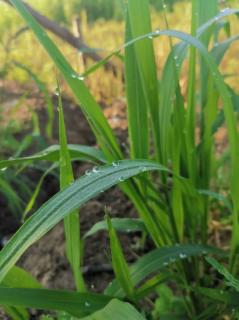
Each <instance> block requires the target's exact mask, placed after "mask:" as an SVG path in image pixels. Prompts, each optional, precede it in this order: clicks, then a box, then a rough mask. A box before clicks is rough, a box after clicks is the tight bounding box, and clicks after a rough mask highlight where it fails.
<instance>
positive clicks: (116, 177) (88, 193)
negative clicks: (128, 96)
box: [0, 160, 165, 282]
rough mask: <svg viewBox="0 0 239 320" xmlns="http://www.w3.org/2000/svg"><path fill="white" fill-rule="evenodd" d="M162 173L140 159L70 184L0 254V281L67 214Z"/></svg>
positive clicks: (35, 215)
mask: <svg viewBox="0 0 239 320" xmlns="http://www.w3.org/2000/svg"><path fill="white" fill-rule="evenodd" d="M151 170H165V168H164V167H163V166H161V165H159V164H157V163H154V162H151V161H143V160H131V161H130V160H123V161H119V163H118V165H117V167H115V166H113V165H111V166H103V167H100V168H94V169H93V170H92V172H90V173H87V174H86V175H84V176H83V177H81V178H80V179H78V180H76V181H75V182H74V183H73V184H72V185H70V186H69V187H67V188H66V189H64V190H63V191H61V192H58V193H57V194H56V195H55V196H54V197H52V198H51V199H50V200H49V201H48V202H47V203H45V204H44V205H43V206H42V207H41V208H40V209H39V210H37V211H36V212H35V214H33V215H32V216H31V217H30V218H29V219H28V220H27V221H26V222H25V223H24V224H23V225H22V227H21V228H20V229H19V230H18V231H17V233H16V234H15V235H14V236H13V237H12V238H11V240H10V241H9V242H8V243H7V245H6V246H5V247H4V248H3V249H2V250H1V252H0V282H1V280H2V279H3V278H4V276H5V275H6V273H7V272H8V271H9V270H10V269H11V267H12V266H13V265H14V264H15V263H16V262H17V260H18V259H19V258H20V257H21V255H22V254H23V253H24V252H25V251H26V250H27V248H29V246H31V245H32V244H33V243H34V242H35V241H37V240H38V239H40V238H41V237H42V236H43V235H44V234H45V233H46V232H47V231H49V230H50V229H51V228H52V227H54V226H55V225H56V224H57V223H58V222H59V221H61V220H62V219H63V218H64V217H65V216H66V215H67V214H68V213H69V212H71V211H73V210H75V209H77V208H79V207H80V206H82V205H83V204H85V203H86V202H87V201H88V200H90V199H92V198H93V197H95V196H96V195H97V194H99V193H100V192H102V191H104V190H107V189H109V188H110V187H112V186H114V185H116V184H119V183H121V182H123V181H124V180H126V179H128V178H130V177H133V176H135V175H137V174H139V173H141V172H147V171H151Z"/></svg>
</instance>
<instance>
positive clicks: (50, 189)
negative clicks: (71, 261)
mask: <svg viewBox="0 0 239 320" xmlns="http://www.w3.org/2000/svg"><path fill="white" fill-rule="evenodd" d="M55 100H56V99H55V98H54V104H56V101H55ZM33 103H35V104H37V105H38V106H39V107H38V115H39V119H40V126H41V132H44V127H45V123H46V120H47V117H46V112H45V110H44V108H42V103H43V100H42V98H41V97H34V101H33ZM63 104H64V107H65V110H67V112H65V123H66V128H67V132H68V142H69V143H76V144H85V145H95V139H94V136H93V134H92V133H91V130H90V128H89V126H88V124H87V123H86V121H85V119H84V116H83V115H82V113H81V111H80V109H79V107H77V106H76V105H75V104H74V103H73V102H72V101H70V100H69V99H64V100H63ZM118 106H119V102H118V104H117V105H116V106H115V107H114V108H112V110H113V113H112V114H113V116H112V117H113V118H114V119H117V107H118ZM122 108H123V107H122V106H120V108H119V109H120V117H122ZM106 114H107V116H108V117H111V113H110V109H109V108H107V112H106ZM118 123H119V125H120V119H118ZM116 132H117V136H118V138H119V140H120V141H121V142H122V143H124V142H125V137H126V134H125V131H123V130H121V129H119V127H116ZM24 134H25V133H21V134H19V135H18V138H19V139H21V138H22V137H23V136H24ZM26 134H27V132H26ZM57 134H58V126H57V119H55V124H54V135H53V140H52V141H51V143H57V141H58V139H57ZM33 151H34V148H33V149H32V150H28V152H27V153H31V152H33ZM89 167H90V165H89V164H84V163H81V164H79V163H77V164H74V173H75V177H76V178H77V177H79V176H80V175H82V174H84V172H85V170H87V169H89ZM28 175H29V178H30V179H32V180H35V181H36V182H37V180H38V179H39V175H38V174H37V173H34V171H29V173H28ZM57 191H58V181H57V180H56V179H55V178H54V177H52V176H48V177H47V178H46V179H45V182H44V184H43V186H42V192H41V194H40V197H39V199H40V200H38V206H40V205H41V204H42V203H44V202H45V201H47V199H49V198H50V197H51V196H52V195H53V194H55V193H56V192H57ZM0 207H1V210H0V219H1V221H4V223H2V224H1V225H0V235H1V237H2V239H4V241H5V240H6V239H8V238H9V237H10V236H11V235H12V234H13V233H14V232H15V231H16V229H17V228H18V227H19V223H18V222H17V221H16V219H14V218H13V216H12V215H11V214H10V213H9V212H8V210H7V206H6V202H5V201H4V200H3V199H2V198H1V197H0ZM106 207H107V210H108V212H109V213H110V216H111V217H135V216H136V213H135V211H134V209H133V207H132V204H131V203H130V201H129V200H128V199H127V198H126V197H125V196H124V194H123V193H122V192H121V191H120V190H119V189H118V188H112V189H111V190H108V191H107V192H105V193H104V194H101V195H100V196H98V197H97V198H95V199H93V200H92V201H89V202H88V203H87V204H86V205H85V206H84V207H83V208H82V209H81V210H80V220H81V232H82V234H84V233H85V232H86V231H87V230H89V229H90V227H92V226H93V225H94V224H95V223H96V222H97V221H100V220H102V219H104V214H105V208H106ZM120 239H121V242H122V246H123V248H124V250H125V254H126V257H127V259H128V261H133V260H134V259H135V254H136V253H137V250H135V248H136V247H137V244H138V243H139V239H140V238H139V235H137V234H136V235H131V236H128V235H120ZM109 256H110V255H109V241H108V237H107V234H106V232H99V233H98V234H96V235H94V236H92V237H91V238H88V239H87V240H86V242H85V247H84V268H83V273H84V277H85V280H86V283H87V285H88V287H89V289H90V290H92V291H94V292H102V290H103V289H104V288H105V287H106V286H107V284H108V283H109V282H110V281H111V279H112V278H113V272H112V268H111V262H110V260H109ZM18 265H19V266H21V267H23V268H24V269H25V270H27V271H29V272H30V273H31V274H32V275H33V276H35V277H36V278H37V279H38V280H39V281H40V282H41V283H42V285H43V286H44V287H47V288H54V289H70V290H71V289H74V283H73V279H72V274H71V271H70V268H69V265H68V262H67V260H66V257H65V247H64V230H63V225H62V223H60V224H58V225H57V226H55V228H54V229H53V230H51V231H50V232H48V233H47V234H46V235H45V236H44V237H43V238H42V239H41V240H40V241H38V242H37V243H35V244H34V245H33V246H32V247H31V248H29V250H27V252H26V253H25V254H24V255H23V257H22V258H21V259H20V261H19V263H18ZM0 319H3V315H1V313H0Z"/></svg>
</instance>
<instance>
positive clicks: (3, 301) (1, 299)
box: [0, 288, 112, 317]
mask: <svg viewBox="0 0 239 320" xmlns="http://www.w3.org/2000/svg"><path fill="white" fill-rule="evenodd" d="M111 299H112V298H111V297H108V296H105V295H100V294H92V293H78V292H71V291H63V290H59V291H57V290H48V289H25V288H24V289H21V288H20V289H16V288H0V305H1V306H17V307H25V308H35V309H40V310H53V311H60V310H62V311H66V312H69V313H70V314H72V315H75V316H79V317H83V316H86V315H89V314H91V313H93V312H96V311H97V310H100V309H102V308H104V307H105V306H106V305H107V303H108V302H109V301H110V300H111Z"/></svg>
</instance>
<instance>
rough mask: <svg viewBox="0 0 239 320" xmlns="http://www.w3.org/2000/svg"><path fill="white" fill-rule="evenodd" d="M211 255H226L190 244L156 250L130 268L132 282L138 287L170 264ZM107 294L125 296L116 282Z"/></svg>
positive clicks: (216, 250) (213, 249)
mask: <svg viewBox="0 0 239 320" xmlns="http://www.w3.org/2000/svg"><path fill="white" fill-rule="evenodd" d="M210 253H214V254H218V255H223V254H225V252H224V251H222V250H220V249H217V248H213V247H209V246H203V245H190V244H188V245H178V246H174V247H165V248H161V249H155V250H153V251H151V252H149V253H148V254H146V255H144V256H143V257H142V258H139V260H138V261H137V262H136V263H135V264H133V265H132V266H131V267H130V277H131V281H132V282H133V285H134V286H136V285H138V284H139V283H140V282H141V281H143V280H144V279H146V278H147V277H149V276H150V275H151V274H152V273H154V272H158V271H160V270H162V269H165V268H168V267H169V265H170V264H173V263H175V262H176V261H180V260H182V259H188V258H190V257H195V256H200V255H204V254H210ZM105 294H108V295H112V296H117V297H122V296H124V294H123V291H122V289H121V288H120V286H119V284H118V282H117V281H116V280H114V281H113V283H112V284H111V285H109V286H108V287H107V288H106V290H105Z"/></svg>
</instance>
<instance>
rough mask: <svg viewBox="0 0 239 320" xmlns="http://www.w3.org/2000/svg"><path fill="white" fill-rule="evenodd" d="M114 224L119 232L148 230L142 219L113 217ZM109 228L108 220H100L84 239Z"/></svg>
mask: <svg viewBox="0 0 239 320" xmlns="http://www.w3.org/2000/svg"><path fill="white" fill-rule="evenodd" d="M111 223H112V226H113V228H114V229H115V230H117V231H119V232H126V233H129V232H139V231H140V232H147V230H146V228H145V225H144V223H143V221H142V220H141V219H131V218H112V219H111ZM102 230H108V225H107V222H106V221H100V222H97V223H96V224H94V225H93V227H91V228H90V230H89V231H87V232H86V234H85V235H84V239H86V238H88V237H90V236H93V235H94V234H96V233H97V232H99V231H102Z"/></svg>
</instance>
